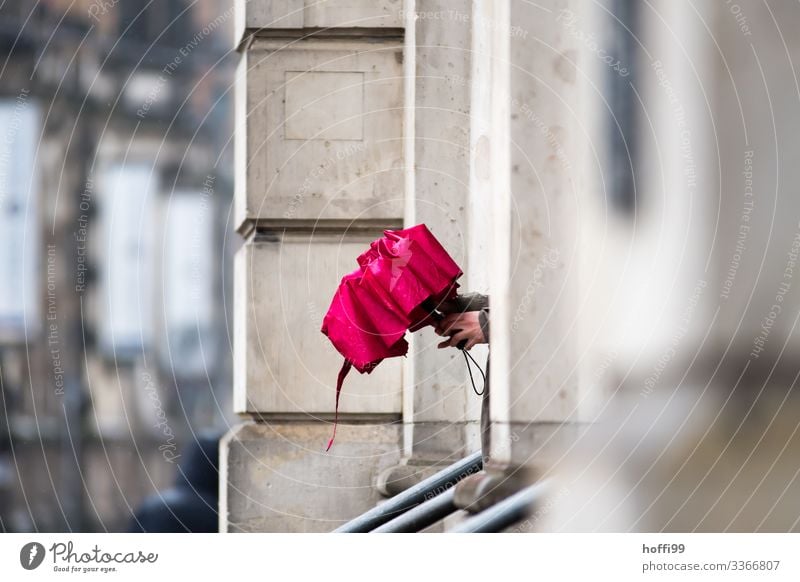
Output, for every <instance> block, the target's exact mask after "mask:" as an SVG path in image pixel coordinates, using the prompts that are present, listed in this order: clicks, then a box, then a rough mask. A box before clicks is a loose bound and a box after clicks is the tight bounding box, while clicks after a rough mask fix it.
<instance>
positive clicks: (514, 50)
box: [457, 0, 585, 509]
mask: <svg viewBox="0 0 800 582" xmlns="http://www.w3.org/2000/svg"><path fill="white" fill-rule="evenodd" d="M575 4H576V3H574V2H571V1H569V0H558V1H555V0H553V1H549V2H544V3H537V4H531V3H527V2H516V1H508V0H506V1H499V2H491V3H490V2H476V29H477V30H480V31H482V32H481V34H479V35H476V36H475V38H474V43H473V46H474V47H475V54H476V56H475V59H476V62H475V65H474V68H473V70H474V71H476V78H475V79H474V81H473V83H474V85H473V86H474V87H475V88H476V89H475V92H474V93H473V99H474V102H473V104H474V105H475V106H477V107H479V109H476V112H475V115H474V116H473V125H472V129H473V134H474V136H475V138H476V141H475V144H476V150H477V151H476V156H478V157H477V158H476V162H477V161H480V164H478V163H476V164H475V167H474V169H473V171H474V182H475V185H476V188H477V189H479V191H485V192H488V193H490V197H491V198H490V199H491V220H492V222H491V224H492V227H491V232H492V236H491V239H490V242H489V257H490V270H489V273H490V284H491V298H492V314H491V326H492V327H491V358H492V366H491V393H492V399H491V418H492V423H493V424H492V435H491V447H490V450H489V451H488V453H489V459H488V460H487V463H486V467H487V475H479V476H476V477H475V478H470V479H468V480H466V481H465V482H464V483H463V484H462V485H460V486H459V489H458V492H457V502H458V503H459V504H460V505H462V506H464V507H471V508H472V509H478V508H480V506H481V504H480V503H475V502H476V501H477V499H478V498H480V497H481V496H483V495H484V494H485V493H486V492H487V491H489V490H492V489H495V487H497V485H498V484H503V485H504V486H505V487H508V488H509V489H511V488H513V487H514V484H513V481H514V479H508V476H509V474H514V475H519V476H521V475H522V473H523V472H522V471H518V469H519V468H521V467H525V468H526V469H534V468H536V467H541V466H544V465H546V464H547V463H548V462H549V458H550V456H551V454H552V451H555V450H558V449H559V447H560V446H562V445H563V444H564V443H566V442H570V441H571V440H572V439H573V438H574V437H575V435H576V434H577V432H578V430H579V428H578V427H579V426H580V424H581V421H582V418H581V402H580V400H581V399H580V385H579V375H580V374H579V366H578V361H579V358H578V339H579V335H578V333H579V330H580V326H579V325H577V323H578V320H577V318H578V311H579V309H578V307H579V305H578V302H577V300H576V298H577V289H578V271H579V269H578V256H579V255H578V248H579V245H578V241H577V231H578V228H577V225H578V217H579V201H578V198H579V193H580V188H581V180H580V176H581V174H580V172H581V167H582V164H581V148H582V143H583V142H584V141H585V137H584V136H582V135H581V119H580V112H579V110H578V106H579V92H580V87H581V85H580V82H579V79H578V75H577V73H576V66H577V63H576V59H577V58H578V55H579V52H580V51H579V47H578V46H577V44H576V42H577V41H576V40H575V38H574V37H573V36H571V35H569V34H566V33H565V32H564V31H563V30H561V27H559V24H558V21H557V19H558V18H559V15H560V14H561V13H562V10H565V9H570V8H572V9H573V10H576V11H577V8H576V6H575ZM479 87H488V88H489V89H488V91H487V92H486V93H480V92H479V91H478V88H479ZM525 473H527V471H525ZM526 478H527V477H526ZM495 490H496V491H499V489H495ZM490 497H491V496H485V497H484V498H483V503H486V502H488V500H489V498H490Z"/></svg>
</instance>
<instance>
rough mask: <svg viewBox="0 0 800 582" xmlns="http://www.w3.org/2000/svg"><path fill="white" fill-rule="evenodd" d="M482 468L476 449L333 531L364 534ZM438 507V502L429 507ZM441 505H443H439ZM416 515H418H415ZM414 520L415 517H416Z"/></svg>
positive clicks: (445, 490) (441, 492)
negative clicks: (474, 451)
mask: <svg viewBox="0 0 800 582" xmlns="http://www.w3.org/2000/svg"><path fill="white" fill-rule="evenodd" d="M482 469H483V457H482V455H481V453H480V452H477V453H473V454H471V455H470V456H468V457H466V458H464V459H461V460H460V461H458V462H456V463H453V464H452V465H450V466H449V467H445V468H444V469H442V470H441V471H439V472H438V473H436V474H435V475H433V476H431V477H428V478H427V479H425V480H423V481H420V482H419V483H417V484H416V485H414V486H413V487H409V488H408V489H406V490H405V491H403V492H402V493H398V494H397V495H395V496H394V497H392V498H391V499H389V500H388V501H386V502H384V503H381V504H380V505H378V506H377V507H375V508H373V509H370V510H369V511H367V512H366V513H363V514H361V515H359V516H358V517H356V518H355V519H353V520H351V521H348V522H347V523H346V524H344V525H342V526H340V527H338V528H337V529H335V530H334V532H336V533H364V532H370V531H372V530H374V529H376V528H378V527H380V526H382V525H383V524H385V523H387V522H389V521H392V520H393V519H395V518H397V517H398V516H400V515H402V514H404V513H406V512H408V511H410V510H412V509H414V508H415V507H417V506H419V505H421V504H423V503H425V502H426V501H429V500H431V499H434V498H435V497H437V496H439V495H441V494H443V493H445V492H447V491H449V490H451V489H452V488H453V486H454V485H455V484H456V483H458V482H459V481H461V480H462V479H464V478H465V477H469V476H470V475H474V474H475V473H477V472H478V471H480V470H482ZM425 505H426V506H427V507H428V509H430V508H431V507H433V508H437V509H440V506H439V505H434V506H430V505H429V504H427V503H426V504H425ZM442 505H444V504H442ZM417 516H419V514H417ZM416 519H419V517H417V518H416Z"/></svg>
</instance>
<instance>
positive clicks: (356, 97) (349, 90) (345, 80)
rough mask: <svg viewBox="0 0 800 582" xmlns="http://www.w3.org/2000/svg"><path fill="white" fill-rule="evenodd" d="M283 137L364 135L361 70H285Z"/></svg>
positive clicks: (358, 137) (349, 137)
mask: <svg viewBox="0 0 800 582" xmlns="http://www.w3.org/2000/svg"><path fill="white" fill-rule="evenodd" d="M285 86H286V99H285V103H286V107H285V113H284V117H285V119H286V132H285V139H303V140H308V139H324V140H356V141H361V140H363V139H364V73H346V72H334V71H322V72H314V71H310V72H305V71H287V72H286V81H285Z"/></svg>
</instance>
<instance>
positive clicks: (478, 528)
mask: <svg viewBox="0 0 800 582" xmlns="http://www.w3.org/2000/svg"><path fill="white" fill-rule="evenodd" d="M546 489H547V481H541V482H539V483H536V484H534V485H531V486H529V487H526V488H525V489H523V490H522V491H518V492H517V493H514V495H511V496H510V497H507V498H505V499H503V500H502V501H500V502H498V503H496V504H495V505H492V506H491V507H489V508H487V509H484V510H483V511H481V512H480V513H478V514H477V515H475V516H473V517H470V518H469V519H467V520H465V521H464V522H463V523H461V524H459V525H458V526H456V527H455V528H453V529H452V530H450V531H451V532H452V533H490V532H500V531H503V530H504V529H506V528H508V527H511V526H512V525H514V524H515V523H518V522H520V521H522V520H523V519H525V518H527V517H530V516H531V515H532V514H533V508H534V504H535V503H536V501H537V500H539V499H541V498H542V496H543V494H544V493H545V491H546Z"/></svg>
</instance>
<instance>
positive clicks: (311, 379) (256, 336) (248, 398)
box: [234, 233, 402, 415]
mask: <svg viewBox="0 0 800 582" xmlns="http://www.w3.org/2000/svg"><path fill="white" fill-rule="evenodd" d="M373 238H374V235H373V234H363V235H347V236H346V238H345V237H343V236H342V235H332V234H327V235H325V234H290V233H286V234H280V235H278V234H276V235H275V236H274V237H273V238H272V239H271V240H265V238H263V237H262V238H259V239H257V240H256V241H255V242H253V241H250V242H248V243H246V244H245V245H244V246H243V247H242V248H241V249H240V250H239V251H238V254H237V257H236V265H235V282H234V285H235V288H236V293H237V296H236V299H235V302H234V319H235V345H234V360H235V368H234V407H235V410H236V412H240V413H255V412H263V413H315V414H316V413H323V414H324V413H332V412H333V411H334V394H335V386H336V376H337V373H338V371H339V368H340V367H341V365H342V356H341V355H340V354H339V353H338V352H337V351H336V350H335V349H334V348H333V346H332V345H331V343H330V341H329V340H328V338H327V337H325V336H324V335H323V334H322V333H321V332H320V327H321V325H322V317H323V316H324V314H325V312H326V311H327V310H328V306H329V305H330V301H331V298H332V297H333V293H334V290H335V289H336V287H337V286H338V284H339V280H340V279H341V277H342V276H343V275H345V274H346V273H348V272H350V271H353V270H354V269H355V268H356V267H357V264H356V257H357V256H358V254H360V253H361V252H362V251H363V250H364V249H365V248H366V247H367V245H368V244H369V241H370V240H372V239H373ZM401 395H402V360H401V359H400V358H393V359H390V360H386V361H384V362H383V363H381V365H379V366H378V367H377V368H376V369H375V371H374V372H372V373H371V374H364V375H362V374H359V373H358V372H356V371H352V372H351V373H350V375H349V376H348V377H347V380H346V382H345V385H344V389H343V392H342V398H341V406H340V412H341V413H345V414H346V413H383V414H385V413H392V414H398V415H399V414H400V410H401Z"/></svg>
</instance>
